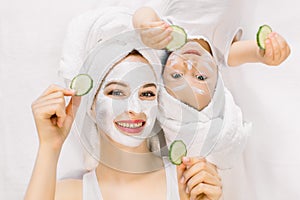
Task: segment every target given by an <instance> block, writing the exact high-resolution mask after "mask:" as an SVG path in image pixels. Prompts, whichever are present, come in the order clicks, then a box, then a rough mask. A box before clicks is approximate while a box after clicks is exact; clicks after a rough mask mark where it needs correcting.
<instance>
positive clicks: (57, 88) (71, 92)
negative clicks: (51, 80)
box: [40, 84, 75, 97]
mask: <svg viewBox="0 0 300 200" xmlns="http://www.w3.org/2000/svg"><path fill="white" fill-rule="evenodd" d="M58 91H61V92H62V93H63V94H64V95H65V96H72V95H74V94H75V91H74V90H71V89H67V88H63V87H61V86H58V85H55V84H52V85H50V86H49V87H48V88H47V89H46V90H45V91H44V92H43V93H42V95H41V96H40V97H44V96H47V95H49V94H51V93H55V92H58Z"/></svg>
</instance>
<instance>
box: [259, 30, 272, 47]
mask: <svg viewBox="0 0 300 200" xmlns="http://www.w3.org/2000/svg"><path fill="white" fill-rule="evenodd" d="M271 32H272V29H271V27H270V26H268V25H262V26H260V27H259V29H258V31H257V34H256V41H257V45H258V46H259V48H260V49H263V50H265V49H266V45H265V41H266V39H267V38H268V35H269V34H270V33H271Z"/></svg>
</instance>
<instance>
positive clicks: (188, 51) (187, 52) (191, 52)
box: [183, 50, 201, 56]
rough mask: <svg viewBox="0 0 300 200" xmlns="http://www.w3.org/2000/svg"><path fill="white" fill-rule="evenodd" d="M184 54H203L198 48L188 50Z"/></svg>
mask: <svg viewBox="0 0 300 200" xmlns="http://www.w3.org/2000/svg"><path fill="white" fill-rule="evenodd" d="M183 54H194V55H197V56H201V54H200V53H199V51H197V50H187V51H185V52H184V53H183Z"/></svg>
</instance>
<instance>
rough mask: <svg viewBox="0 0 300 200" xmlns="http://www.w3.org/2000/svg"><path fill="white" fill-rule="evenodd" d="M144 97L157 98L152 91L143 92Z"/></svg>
mask: <svg viewBox="0 0 300 200" xmlns="http://www.w3.org/2000/svg"><path fill="white" fill-rule="evenodd" d="M141 96H142V97H155V94H154V93H153V92H152V91H147V92H142V94H141Z"/></svg>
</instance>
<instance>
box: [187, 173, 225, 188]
mask: <svg viewBox="0 0 300 200" xmlns="http://www.w3.org/2000/svg"><path fill="white" fill-rule="evenodd" d="M201 183H206V184H209V185H214V186H219V187H221V186H222V182H221V180H220V179H219V177H217V176H213V175H211V174H210V173H208V172H206V171H200V172H199V173H197V174H196V175H194V176H193V177H192V178H190V179H189V180H188V182H187V189H188V191H192V189H193V188H194V187H196V186H197V185H199V184H201Z"/></svg>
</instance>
